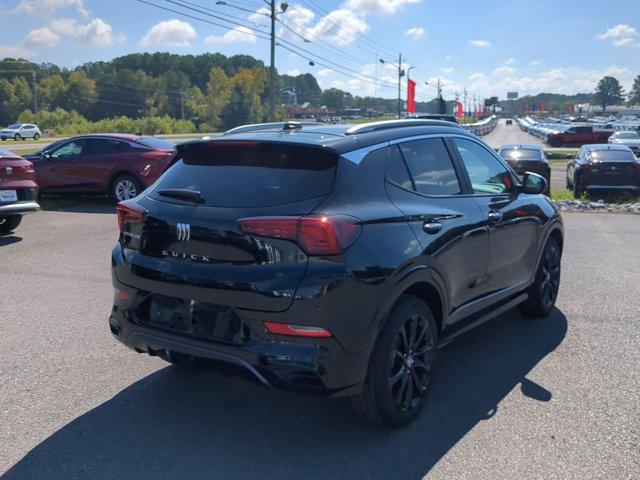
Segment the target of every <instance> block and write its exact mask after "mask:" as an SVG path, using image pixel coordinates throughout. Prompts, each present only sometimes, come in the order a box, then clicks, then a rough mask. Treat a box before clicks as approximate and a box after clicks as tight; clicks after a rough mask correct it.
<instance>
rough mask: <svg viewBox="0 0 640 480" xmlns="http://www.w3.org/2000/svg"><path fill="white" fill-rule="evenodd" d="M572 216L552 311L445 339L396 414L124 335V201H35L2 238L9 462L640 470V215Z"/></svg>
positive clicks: (182, 467)
mask: <svg viewBox="0 0 640 480" xmlns="http://www.w3.org/2000/svg"><path fill="white" fill-rule="evenodd" d="M564 218H565V225H566V241H565V255H564V258H563V266H562V268H563V273H562V286H561V288H560V294H559V297H558V303H557V309H556V310H555V311H554V312H553V314H552V315H551V316H550V317H548V318H545V319H540V320H528V319H525V318H523V317H522V316H521V315H520V314H519V313H518V312H517V310H513V311H510V312H507V313H506V314H504V315H502V316H500V317H498V318H496V319H495V320H493V321H491V322H489V323H487V324H485V325H484V326H482V327H480V328H479V329H477V330H475V331H472V332H470V333H468V334H466V335H465V336H463V337H461V338H460V339H459V340H457V341H456V342H454V343H452V344H451V345H449V346H447V347H446V348H444V349H443V350H442V351H441V353H440V359H439V361H440V365H439V369H438V371H437V374H436V382H435V385H434V389H433V392H432V397H431V399H430V402H429V405H428V409H427V411H426V412H425V414H424V415H423V416H422V417H420V418H419V419H418V420H417V421H416V422H415V423H414V424H412V425H410V426H408V427H406V428H402V429H391V430H389V429H384V428H378V427H374V426H371V425H368V424H366V423H363V422H362V421H360V420H359V419H357V418H356V417H355V416H354V415H353V414H352V413H351V411H350V409H349V408H347V406H346V405H345V403H344V402H341V401H337V400H330V399H325V398H318V397H315V396H311V395H302V394H295V393H289V392H282V391H277V390H270V389H266V388H263V387H259V386H256V385H254V384H252V383H249V382H246V381H245V380H242V379H238V378H232V377H225V376H222V375H219V374H217V373H214V372H211V371H189V370H185V369H183V368H181V367H177V366H169V365H168V364H166V363H164V362H163V361H162V360H160V359H158V358H152V357H149V356H146V355H141V354H137V353H135V352H133V351H131V350H128V349H126V348H125V347H124V346H123V345H121V344H120V343H118V342H117V341H115V340H114V339H113V338H112V336H111V333H110V332H109V328H108V327H107V317H108V315H109V311H110V308H111V302H112V298H113V288H112V286H111V278H110V251H111V247H112V245H113V243H114V242H115V241H116V238H117V227H116V218H115V215H114V214H113V208H112V207H111V206H109V205H102V206H98V207H92V206H89V205H84V204H78V205H75V206H73V207H69V208H63V209H59V208H58V209H57V210H55V211H44V212H39V213H36V214H33V215H31V216H27V217H26V218H25V220H24V222H23V225H21V226H20V228H19V229H18V231H17V232H16V234H15V235H11V236H5V237H1V238H0V258H2V261H1V262H0V285H3V286H5V288H4V289H3V290H4V293H3V294H2V295H0V332H2V334H1V335H0V476H2V474H3V473H4V476H2V479H3V480H33V479H45V478H46V479H48V480H57V479H60V480H75V479H83V480H84V479H95V480H101V479H105V480H107V479H108V480H111V479H120V478H136V479H151V478H153V479H154V480H162V479H176V478H189V479H191V480H198V479H207V480H210V479H225V480H226V479H240V480H242V479H255V478H265V479H279V480H287V479H292V480H293V479H296V480H297V479H323V480H324V479H336V478H340V479H360V478H368V479H374V480H376V479H381V480H383V479H384V480H386V479H390V478H398V479H407V480H417V479H420V478H423V477H426V478H437V479H439V478H456V479H467V478H468V479H474V480H482V479H492V480H493V479H496V478H506V477H508V478H562V479H580V480H582V479H584V478H589V479H611V478H620V479H622V478H629V479H630V478H637V475H638V472H640V455H638V448H639V445H640V408H638V398H639V397H640V350H639V349H638V345H639V344H640V323H639V322H638V311H640V270H639V269H638V268H637V266H638V265H639V264H640V216H631V215H608V214H566V215H564Z"/></svg>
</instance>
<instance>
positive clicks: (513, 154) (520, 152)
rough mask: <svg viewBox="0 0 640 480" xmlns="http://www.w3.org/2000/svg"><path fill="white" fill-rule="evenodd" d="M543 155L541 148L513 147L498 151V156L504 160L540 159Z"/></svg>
mask: <svg viewBox="0 0 640 480" xmlns="http://www.w3.org/2000/svg"><path fill="white" fill-rule="evenodd" d="M543 155H544V154H543V152H542V150H535V149H532V148H514V149H508V150H501V151H500V156H501V157H502V158H504V159H505V160H542V159H543Z"/></svg>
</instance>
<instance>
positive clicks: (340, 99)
mask: <svg viewBox="0 0 640 480" xmlns="http://www.w3.org/2000/svg"><path fill="white" fill-rule="evenodd" d="M352 100H353V97H352V95H351V94H350V93H348V92H344V91H342V90H340V89H338V88H329V89H327V90H325V91H324V92H322V95H321V96H320V102H321V103H322V105H326V106H327V108H330V109H333V110H336V111H338V112H339V111H341V110H344V109H345V108H347V107H348V106H349V105H350V103H351V101H352Z"/></svg>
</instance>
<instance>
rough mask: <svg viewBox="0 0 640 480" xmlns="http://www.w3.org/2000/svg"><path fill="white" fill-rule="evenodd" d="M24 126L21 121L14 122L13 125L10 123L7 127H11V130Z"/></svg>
mask: <svg viewBox="0 0 640 480" xmlns="http://www.w3.org/2000/svg"><path fill="white" fill-rule="evenodd" d="M21 126H22V124H21V123H14V124H13V125H9V126H8V127H7V128H9V129H11V130H17V129H18V128H20V127H21Z"/></svg>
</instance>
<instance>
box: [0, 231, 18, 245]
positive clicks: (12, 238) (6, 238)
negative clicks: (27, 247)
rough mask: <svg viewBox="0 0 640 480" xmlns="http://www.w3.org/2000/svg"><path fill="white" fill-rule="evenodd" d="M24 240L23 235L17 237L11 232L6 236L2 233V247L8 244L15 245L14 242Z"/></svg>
mask: <svg viewBox="0 0 640 480" xmlns="http://www.w3.org/2000/svg"><path fill="white" fill-rule="evenodd" d="M21 241H22V237H17V236H16V235H14V234H12V233H9V234H7V235H6V236H2V235H0V247H5V246H7V245H13V244H14V243H18V242H21Z"/></svg>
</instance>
